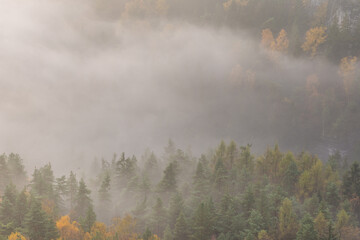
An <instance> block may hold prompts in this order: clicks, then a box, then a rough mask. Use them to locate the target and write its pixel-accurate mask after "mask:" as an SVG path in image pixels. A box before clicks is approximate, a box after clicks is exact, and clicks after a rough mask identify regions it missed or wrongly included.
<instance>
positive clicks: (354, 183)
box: [343, 162, 360, 198]
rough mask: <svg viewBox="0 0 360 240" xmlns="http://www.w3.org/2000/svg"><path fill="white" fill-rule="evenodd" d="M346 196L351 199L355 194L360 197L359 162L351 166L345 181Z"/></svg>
mask: <svg viewBox="0 0 360 240" xmlns="http://www.w3.org/2000/svg"><path fill="white" fill-rule="evenodd" d="M343 191H344V195H345V196H347V197H348V198H351V197H352V196H353V194H356V195H358V196H360V167H359V164H358V163H357V162H354V163H353V164H352V165H351V168H350V170H349V171H347V172H346V174H345V176H344V180H343Z"/></svg>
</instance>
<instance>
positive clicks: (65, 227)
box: [56, 215, 82, 240]
mask: <svg viewBox="0 0 360 240" xmlns="http://www.w3.org/2000/svg"><path fill="white" fill-rule="evenodd" d="M56 227H57V229H59V232H60V238H61V239H62V240H81V235H82V233H81V231H80V225H79V224H78V223H77V222H76V221H73V222H72V223H71V222H70V217H69V216H68V215H66V216H62V217H61V218H60V219H59V220H58V221H57V222H56Z"/></svg>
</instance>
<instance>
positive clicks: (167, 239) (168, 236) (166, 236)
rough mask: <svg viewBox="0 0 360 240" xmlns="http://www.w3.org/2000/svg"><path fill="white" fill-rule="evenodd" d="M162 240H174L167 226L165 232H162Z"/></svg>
mask: <svg viewBox="0 0 360 240" xmlns="http://www.w3.org/2000/svg"><path fill="white" fill-rule="evenodd" d="M164 240H174V236H173V234H172V232H171V229H170V226H169V225H167V227H166V229H165V231H164Z"/></svg>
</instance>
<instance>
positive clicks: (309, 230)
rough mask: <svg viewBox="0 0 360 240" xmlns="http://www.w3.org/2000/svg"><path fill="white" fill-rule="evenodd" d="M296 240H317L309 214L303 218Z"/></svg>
mask: <svg viewBox="0 0 360 240" xmlns="http://www.w3.org/2000/svg"><path fill="white" fill-rule="evenodd" d="M296 240H318V237H317V232H316V230H315V227H314V222H313V220H312V218H311V216H310V215H309V214H306V215H305V216H304V217H303V219H302V221H301V226H300V229H299V231H298V232H297V234H296Z"/></svg>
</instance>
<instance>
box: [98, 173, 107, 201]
mask: <svg viewBox="0 0 360 240" xmlns="http://www.w3.org/2000/svg"><path fill="white" fill-rule="evenodd" d="M109 191H110V174H109V173H108V172H107V173H106V174H105V177H104V179H103V181H102V182H101V186H100V189H99V200H100V202H101V203H105V204H108V203H109V202H110V193H109Z"/></svg>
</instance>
